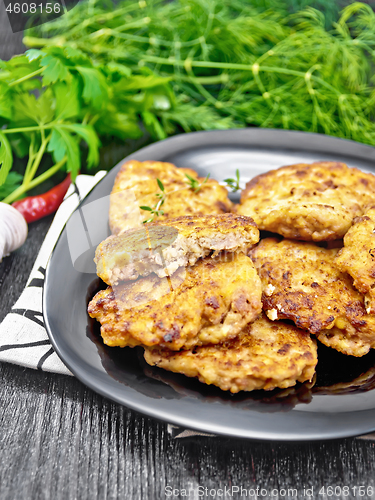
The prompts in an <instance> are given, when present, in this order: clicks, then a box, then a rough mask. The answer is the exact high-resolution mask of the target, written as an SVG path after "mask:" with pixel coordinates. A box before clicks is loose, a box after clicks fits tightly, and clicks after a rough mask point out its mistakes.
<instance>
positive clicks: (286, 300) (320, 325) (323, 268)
mask: <svg viewBox="0 0 375 500" xmlns="http://www.w3.org/2000/svg"><path fill="white" fill-rule="evenodd" d="M337 252H338V249H337V248H334V249H330V250H329V249H326V248H321V247H318V246H317V245H314V244H312V243H305V242H299V241H291V240H282V241H279V240H278V239H276V238H266V239H264V240H262V241H261V242H260V244H259V245H258V246H257V247H256V248H254V249H253V250H252V251H251V257H252V259H253V262H254V264H255V267H256V268H257V270H258V273H259V276H260V278H261V281H262V288H263V295H262V300H263V309H264V310H265V311H266V314H267V316H268V317H269V318H270V319H272V320H275V319H290V320H292V321H294V323H295V324H296V325H297V326H298V327H300V328H304V329H306V330H308V331H310V332H311V333H314V334H316V335H317V337H318V339H319V340H320V341H321V342H322V343H324V344H325V345H328V346H330V347H333V348H334V349H337V350H338V351H340V352H342V353H344V354H350V355H353V356H363V355H364V354H366V353H367V352H368V351H369V350H370V348H373V347H375V317H374V316H372V315H368V314H366V310H365V306H364V298H363V295H362V294H360V293H359V292H358V291H357V290H355V288H354V287H353V284H352V280H351V278H350V276H349V275H347V274H345V273H342V272H340V271H339V269H338V268H337V267H336V265H335V263H334V261H335V257H336V255H337Z"/></svg>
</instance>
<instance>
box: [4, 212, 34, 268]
mask: <svg viewBox="0 0 375 500" xmlns="http://www.w3.org/2000/svg"><path fill="white" fill-rule="evenodd" d="M26 238H27V222H26V221H25V219H24V217H23V215H22V214H21V213H20V212H19V211H18V210H16V209H15V208H14V207H12V206H11V205H7V204H6V203H0V262H1V260H2V258H3V257H6V256H7V255H9V254H10V252H13V250H16V249H17V248H19V247H20V246H21V245H23V244H24V243H25V241H26Z"/></svg>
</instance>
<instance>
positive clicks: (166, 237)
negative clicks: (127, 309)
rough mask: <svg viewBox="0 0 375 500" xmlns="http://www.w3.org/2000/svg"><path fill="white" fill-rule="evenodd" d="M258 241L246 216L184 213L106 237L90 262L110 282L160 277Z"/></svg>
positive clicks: (244, 249) (256, 234) (246, 248)
mask: <svg viewBox="0 0 375 500" xmlns="http://www.w3.org/2000/svg"><path fill="white" fill-rule="evenodd" d="M258 241H259V230H258V228H257V227H256V225H255V223H254V221H253V219H251V217H245V216H244V215H234V214H231V213H228V214H220V215H203V216H183V217H177V218H175V219H165V220H162V221H158V222H157V223H151V224H147V226H146V227H142V228H141V229H129V230H128V231H125V232H123V233H121V234H119V235H112V236H110V237H109V238H107V239H106V240H104V241H103V242H102V243H100V245H99V246H98V248H97V249H96V253H95V263H96V265H97V274H98V276H99V277H100V278H101V279H102V280H103V281H104V282H105V283H107V284H108V285H114V284H116V283H118V282H119V281H123V280H133V279H137V278H138V277H139V276H148V275H149V274H151V273H153V272H154V273H156V274H157V275H158V276H159V277H160V278H162V277H164V276H168V275H172V274H173V273H174V272H175V271H176V270H177V269H178V268H179V267H183V266H187V265H194V264H195V263H196V262H197V260H198V259H200V258H203V257H206V256H207V255H209V254H210V253H212V252H214V255H215V254H216V253H218V252H220V251H222V250H225V251H228V252H234V251H239V252H243V253H246V251H247V250H249V249H250V248H251V247H252V246H253V245H254V244H255V243H257V242H258Z"/></svg>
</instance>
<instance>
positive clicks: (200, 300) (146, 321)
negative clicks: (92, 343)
mask: <svg viewBox="0 0 375 500" xmlns="http://www.w3.org/2000/svg"><path fill="white" fill-rule="evenodd" d="M171 289H172V291H171ZM261 308H262V304H261V284H260V280H259V277H258V275H257V273H256V270H255V268H254V266H253V264H252V262H251V259H249V258H248V257H247V256H245V255H244V254H235V253H233V254H226V255H223V254H220V255H218V256H217V257H215V258H206V259H203V260H200V261H198V262H197V263H196V264H195V266H193V267H188V268H186V269H182V268H181V269H179V270H178V271H177V272H176V273H175V274H174V275H173V279H169V278H158V277H157V276H155V275H153V276H149V277H147V278H141V279H139V280H138V281H135V282H127V283H123V284H121V285H119V286H117V287H114V288H111V287H109V288H107V290H103V291H101V292H99V293H98V294H97V295H96V296H95V297H94V298H93V300H92V301H91V302H90V304H89V307H88V312H89V314H90V316H91V317H92V318H96V319H98V320H99V321H100V323H101V325H102V326H101V334H102V337H103V341H104V343H105V344H107V345H110V346H121V347H124V346H135V345H140V344H143V345H146V346H158V345H160V346H162V347H166V348H169V349H172V350H178V349H181V348H184V349H188V348H190V347H193V346H195V345H203V344H208V343H217V342H223V341H224V340H226V339H228V338H233V337H235V336H236V335H237V334H238V333H239V332H240V331H241V329H242V328H243V327H244V326H245V325H246V323H248V322H251V321H254V319H255V318H256V317H257V316H258V315H259V313H260V311H261Z"/></svg>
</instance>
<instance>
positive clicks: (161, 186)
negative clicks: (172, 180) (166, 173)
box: [156, 179, 164, 191]
mask: <svg viewBox="0 0 375 500" xmlns="http://www.w3.org/2000/svg"><path fill="white" fill-rule="evenodd" d="M156 182H157V183H158V186H159V188H160V190H161V191H164V185H163V183H162V182H161V180H160V179H156Z"/></svg>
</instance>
